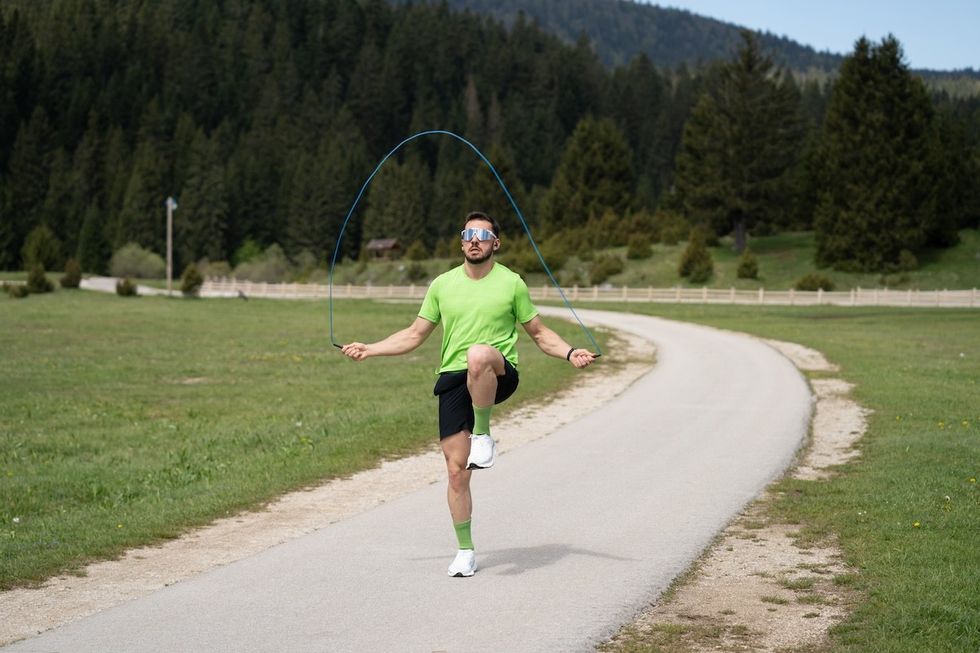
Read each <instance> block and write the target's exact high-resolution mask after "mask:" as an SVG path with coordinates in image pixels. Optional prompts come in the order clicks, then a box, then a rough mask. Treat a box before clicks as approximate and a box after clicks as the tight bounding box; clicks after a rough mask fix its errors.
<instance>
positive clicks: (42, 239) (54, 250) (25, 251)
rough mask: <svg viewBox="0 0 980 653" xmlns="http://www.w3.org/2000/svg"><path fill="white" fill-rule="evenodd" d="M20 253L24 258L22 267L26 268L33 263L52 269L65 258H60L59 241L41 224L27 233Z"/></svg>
mask: <svg viewBox="0 0 980 653" xmlns="http://www.w3.org/2000/svg"><path fill="white" fill-rule="evenodd" d="M20 254H21V256H22V257H23V259H24V267H25V268H27V269H28V270H29V269H31V268H32V267H33V266H34V264H35V263H38V264H40V265H41V266H43V267H45V268H49V269H52V270H53V269H55V268H58V267H60V266H61V265H62V264H63V263H64V260H65V259H63V258H61V241H60V240H58V238H57V237H56V236H55V235H54V232H53V231H51V229H49V228H48V227H47V226H46V225H43V224H42V225H41V226H39V227H35V228H34V229H33V230H32V231H31V233H29V234H27V238H26V239H25V240H24V247H23V248H21V250H20Z"/></svg>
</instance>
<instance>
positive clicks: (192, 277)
mask: <svg viewBox="0 0 980 653" xmlns="http://www.w3.org/2000/svg"><path fill="white" fill-rule="evenodd" d="M203 285H204V277H202V276H201V273H200V272H199V271H198V269H197V266H196V265H194V264H193V263H191V264H189V265H188V266H187V267H186V268H184V273H183V274H182V275H180V292H182V293H184V294H185V295H188V296H191V295H196V294H197V291H199V290H200V289H201V286H203Z"/></svg>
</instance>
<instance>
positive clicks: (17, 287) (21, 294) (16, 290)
mask: <svg viewBox="0 0 980 653" xmlns="http://www.w3.org/2000/svg"><path fill="white" fill-rule="evenodd" d="M3 289H4V290H5V291H6V292H7V295H9V296H10V297H12V298H13V299H23V298H25V297H27V296H28V295H30V294H31V293H30V292H28V290H27V286H25V285H23V284H19V283H5V284H3Z"/></svg>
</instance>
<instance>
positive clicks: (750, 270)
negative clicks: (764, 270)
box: [736, 248, 759, 279]
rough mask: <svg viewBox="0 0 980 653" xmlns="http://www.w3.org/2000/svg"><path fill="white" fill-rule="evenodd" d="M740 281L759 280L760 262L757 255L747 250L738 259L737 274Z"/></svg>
mask: <svg viewBox="0 0 980 653" xmlns="http://www.w3.org/2000/svg"><path fill="white" fill-rule="evenodd" d="M736 274H737V275H738V278H739V279H758V278H759V261H758V260H756V258H755V254H753V253H752V252H751V251H749V250H748V248H746V250H745V251H744V252H742V256H740V257H739V259H738V271H737V272H736Z"/></svg>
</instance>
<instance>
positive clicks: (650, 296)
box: [647, 286, 976, 302]
mask: <svg viewBox="0 0 980 653" xmlns="http://www.w3.org/2000/svg"><path fill="white" fill-rule="evenodd" d="M973 294H976V291H974V293H973ZM647 301H648V302H652V301H653V286H647Z"/></svg>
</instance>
